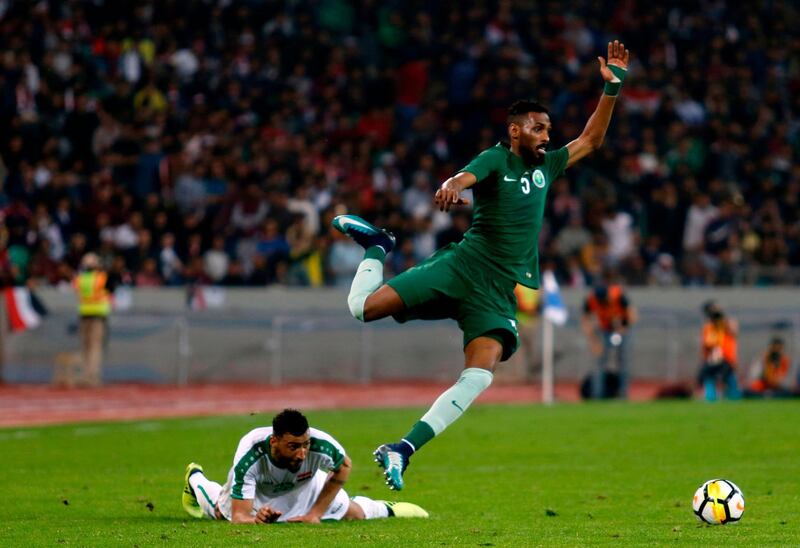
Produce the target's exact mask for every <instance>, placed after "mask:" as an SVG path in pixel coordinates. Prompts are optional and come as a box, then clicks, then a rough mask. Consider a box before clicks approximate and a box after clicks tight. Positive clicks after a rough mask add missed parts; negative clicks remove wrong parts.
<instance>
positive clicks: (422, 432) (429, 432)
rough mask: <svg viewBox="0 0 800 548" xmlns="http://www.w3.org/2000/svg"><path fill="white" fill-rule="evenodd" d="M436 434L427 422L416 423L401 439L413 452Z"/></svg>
mask: <svg viewBox="0 0 800 548" xmlns="http://www.w3.org/2000/svg"><path fill="white" fill-rule="evenodd" d="M434 436H436V434H435V433H434V431H433V428H431V425H430V424H428V423H427V422H423V421H417V422H416V423H415V424H414V426H412V427H411V431H410V432H409V433H408V434H406V435H405V437H403V441H404V442H406V443H407V444H409V445H410V446H411V447H412V449H413V450H414V451H416V450H417V449H419V448H420V447H422V446H423V445H425V444H426V443H428V442H429V441H431V440H432V439H433V438H434Z"/></svg>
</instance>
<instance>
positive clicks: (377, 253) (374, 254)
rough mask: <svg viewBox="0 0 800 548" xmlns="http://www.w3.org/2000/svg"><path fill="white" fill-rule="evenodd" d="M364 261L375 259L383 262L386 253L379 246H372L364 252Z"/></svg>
mask: <svg viewBox="0 0 800 548" xmlns="http://www.w3.org/2000/svg"><path fill="white" fill-rule="evenodd" d="M364 259H377V260H379V261H380V262H383V261H385V260H386V251H385V250H384V249H383V248H382V247H381V246H379V245H373V246H372V247H368V248H367V249H366V251H364Z"/></svg>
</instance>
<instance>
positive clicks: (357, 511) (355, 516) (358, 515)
mask: <svg viewBox="0 0 800 548" xmlns="http://www.w3.org/2000/svg"><path fill="white" fill-rule="evenodd" d="M366 518H367V516H366V514H364V509H363V508H361V505H359V504H358V503H357V502H356V501H354V500H352V499H351V500H350V506H349V507H348V508H347V512H345V514H344V516H343V517H342V519H343V520H345V521H350V520H359V519H366Z"/></svg>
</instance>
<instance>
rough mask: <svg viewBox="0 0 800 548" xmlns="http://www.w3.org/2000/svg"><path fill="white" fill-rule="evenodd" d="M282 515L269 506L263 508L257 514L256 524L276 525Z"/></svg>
mask: <svg viewBox="0 0 800 548" xmlns="http://www.w3.org/2000/svg"><path fill="white" fill-rule="evenodd" d="M282 515H283V513H282V512H279V511H277V510H273V509H272V508H271V507H269V506H262V507H261V508H259V509H258V512H256V523H274V522H275V521H277V520H278V518H279V517H281V516H282Z"/></svg>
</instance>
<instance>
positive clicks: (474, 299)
mask: <svg viewBox="0 0 800 548" xmlns="http://www.w3.org/2000/svg"><path fill="white" fill-rule="evenodd" d="M457 248H458V245H457V244H450V245H448V246H446V247H443V248H442V249H439V250H438V251H436V253H434V254H433V255H431V256H430V257H428V258H427V259H425V260H424V261H423V262H421V263H420V264H418V265H417V266H415V267H414V268H411V269H409V270H407V271H405V272H403V273H402V274H400V275H399V276H396V277H395V278H392V279H391V280H389V281H388V282H386V283H387V284H389V286H390V287H391V288H392V289H394V290H395V291H397V293H398V294H399V295H400V298H401V299H402V300H403V303H404V304H405V305H406V308H405V310H403V312H401V313H400V314H397V315H395V316H394V319H395V320H397V321H398V322H400V323H403V322H406V321H408V320H414V319H421V320H441V319H444V318H452V319H454V320H456V321H457V322H458V327H459V328H460V329H461V331H462V332H463V333H464V347H466V346H467V344H468V343H469V342H470V341H472V340H473V339H475V338H477V337H491V338H493V339H495V340H497V341H498V342H500V344H502V345H503V357H502V358H501V361H505V360H507V359H508V358H510V357H511V355H512V354H513V353H514V352H515V351H516V349H517V347H518V346H519V334H518V333H517V324H516V320H515V313H516V308H517V301H516V297H515V296H514V286H515V283H514V282H513V281H510V280H506V279H498V278H497V276H494V277H493V276H492V274H491V273H490V272H488V271H487V270H486V269H481V268H479V267H477V266H475V265H473V266H470V264H469V261H468V260H467V259H465V258H464V257H462V256H461V254H459V253H458V252H457Z"/></svg>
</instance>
